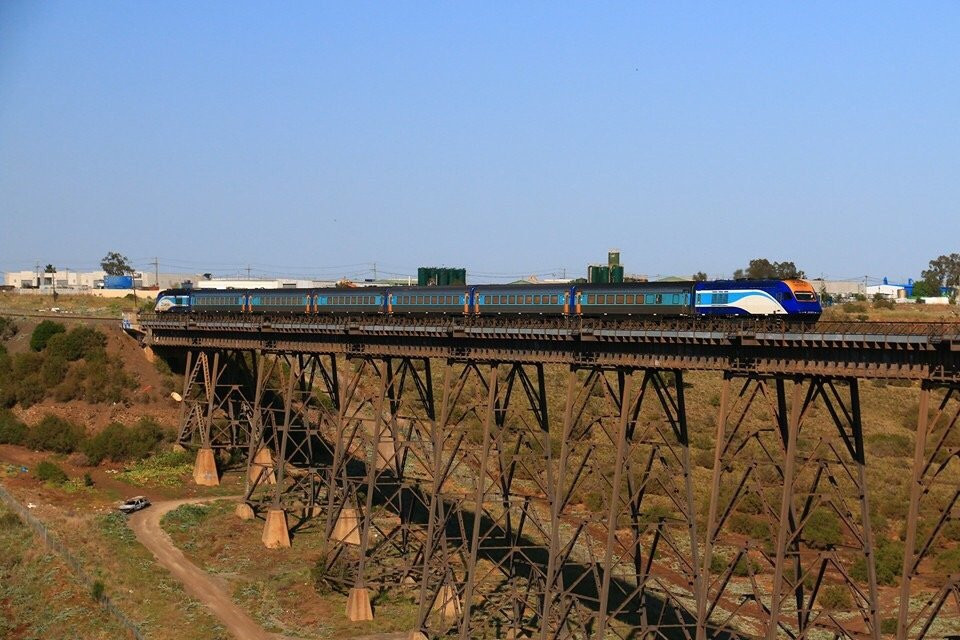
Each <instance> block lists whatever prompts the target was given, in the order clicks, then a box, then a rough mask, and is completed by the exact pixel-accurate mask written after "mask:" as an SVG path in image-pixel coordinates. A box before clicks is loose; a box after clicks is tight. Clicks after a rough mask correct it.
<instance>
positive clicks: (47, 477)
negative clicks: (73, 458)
mask: <svg viewBox="0 0 960 640" xmlns="http://www.w3.org/2000/svg"><path fill="white" fill-rule="evenodd" d="M34 473H36V475H37V479H38V480H40V481H41V482H52V483H53V484H63V483H64V482H66V481H67V480H69V478H68V477H67V474H66V472H65V471H64V470H63V469H61V468H60V467H58V466H57V465H56V464H54V463H53V462H50V461H49V460H41V461H40V462H39V463H38V464H37V467H36V469H35V470H34Z"/></svg>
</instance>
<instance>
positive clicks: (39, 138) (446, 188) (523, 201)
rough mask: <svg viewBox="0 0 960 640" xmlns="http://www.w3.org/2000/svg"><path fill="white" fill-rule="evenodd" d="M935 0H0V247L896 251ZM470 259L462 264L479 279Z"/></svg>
mask: <svg viewBox="0 0 960 640" xmlns="http://www.w3.org/2000/svg"><path fill="white" fill-rule="evenodd" d="M958 33H960V3H957V2H902V3H878V2H863V3H857V2H833V1H831V2H821V3H815V2H804V3H796V2H794V3H776V2H756V3H708V2H699V3H683V2H672V1H671V2H661V3H636V2H629V3H623V4H619V3H577V4H574V3H546V2H542V3H533V2H531V3H507V2H499V3H497V2H474V3H467V2H445V3H436V4H430V3H426V2H383V3H370V4H366V3H358V2H341V3H336V4H334V3H324V4H320V3H316V2H303V3H293V2H284V3H267V2H261V3H248V2H236V1H231V2H193V1H184V2H87V1H84V2H36V1H34V0H3V1H2V2H0V270H8V269H19V268H31V267H32V265H33V264H34V262H36V261H40V262H41V263H47V262H54V263H56V264H57V265H58V266H61V267H71V268H74V269H80V268H89V267H93V266H95V264H96V263H97V261H98V260H99V258H100V257H101V256H102V255H103V254H104V253H105V252H107V251H110V250H118V251H121V252H123V253H126V254H127V255H129V256H130V257H131V258H134V259H135V261H136V262H137V264H138V265H139V266H145V264H146V262H147V261H148V260H152V257H153V256H159V257H160V261H161V267H162V268H163V269H164V270H178V269H179V268H185V270H214V271H218V270H219V271H221V272H229V271H236V270H237V269H238V268H239V267H241V266H245V265H246V264H251V265H253V268H254V271H255V272H257V271H260V272H268V271H270V272H273V271H275V272H288V273H300V272H303V273H305V274H306V273H312V274H317V275H330V274H335V275H341V274H347V273H352V272H360V271H363V270H365V269H366V268H367V267H366V265H367V264H369V263H372V262H376V263H377V265H378V268H379V270H380V272H381V273H383V272H393V273H413V272H415V269H416V267H417V266H419V265H441V264H446V265H449V266H465V267H467V268H468V270H469V271H470V272H471V273H472V274H473V276H474V281H479V280H482V279H484V276H481V275H479V274H504V275H512V274H524V273H533V272H540V273H543V272H548V271H553V270H559V269H561V268H565V269H567V272H568V274H579V273H580V272H583V271H584V270H585V265H586V264H587V263H588V262H596V261H602V260H603V259H604V258H605V255H606V251H607V249H608V248H610V247H618V248H619V249H620V250H621V251H622V256H623V261H624V263H625V264H626V266H627V271H628V272H634V273H645V274H650V275H655V274H688V273H691V272H694V271H697V270H703V271H706V272H707V273H709V274H711V275H718V274H729V273H730V272H732V271H733V269H735V268H737V267H740V266H744V265H745V264H746V262H747V261H748V260H749V259H750V258H752V257H758V256H764V257H769V258H770V259H774V260H794V261H795V262H796V263H797V264H798V265H799V266H800V267H801V268H804V269H806V270H807V272H808V275H812V276H813V275H820V274H821V273H823V274H826V275H827V276H830V277H863V276H864V275H871V276H877V277H880V276H883V275H890V276H901V275H904V276H905V275H916V274H919V271H920V270H921V269H922V268H923V267H925V266H926V263H927V261H928V260H929V259H930V258H933V257H935V256H937V255H940V254H941V253H946V252H953V251H960V206H958V204H960V37H958V35H957V34H958ZM487 277H490V276H487Z"/></svg>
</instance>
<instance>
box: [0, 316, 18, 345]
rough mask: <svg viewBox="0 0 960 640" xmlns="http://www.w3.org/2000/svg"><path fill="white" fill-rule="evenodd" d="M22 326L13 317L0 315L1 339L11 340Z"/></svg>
mask: <svg viewBox="0 0 960 640" xmlns="http://www.w3.org/2000/svg"><path fill="white" fill-rule="evenodd" d="M19 330H20V328H19V327H18V326H17V323H15V322H14V321H13V320H12V319H10V318H8V317H6V316H0V340H9V339H10V338H12V337H13V336H15V335H17V332H18V331H19Z"/></svg>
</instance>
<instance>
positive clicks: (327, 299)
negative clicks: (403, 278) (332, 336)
mask: <svg viewBox="0 0 960 640" xmlns="http://www.w3.org/2000/svg"><path fill="white" fill-rule="evenodd" d="M387 294H388V292H387V290H386V289H382V288H379V287H357V288H355V289H314V290H313V300H314V310H315V312H316V313H321V314H322V313H332V314H365V313H370V314H380V313H384V312H385V311H386V300H387Z"/></svg>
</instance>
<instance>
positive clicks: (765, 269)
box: [733, 258, 806, 280]
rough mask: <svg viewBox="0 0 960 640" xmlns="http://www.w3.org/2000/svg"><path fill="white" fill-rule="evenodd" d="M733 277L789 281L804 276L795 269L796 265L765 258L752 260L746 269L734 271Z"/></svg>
mask: <svg viewBox="0 0 960 640" xmlns="http://www.w3.org/2000/svg"><path fill="white" fill-rule="evenodd" d="M733 277H734V278H735V279H740V278H748V279H750V280H789V279H791V278H805V277H806V274H804V273H803V271H801V270H800V269H797V265H795V264H794V263H793V262H787V261H784V262H770V261H769V260H767V259H766V258H754V259H753V260H751V261H750V264H749V265H747V268H746V269H737V270H736V271H734V272H733Z"/></svg>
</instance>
